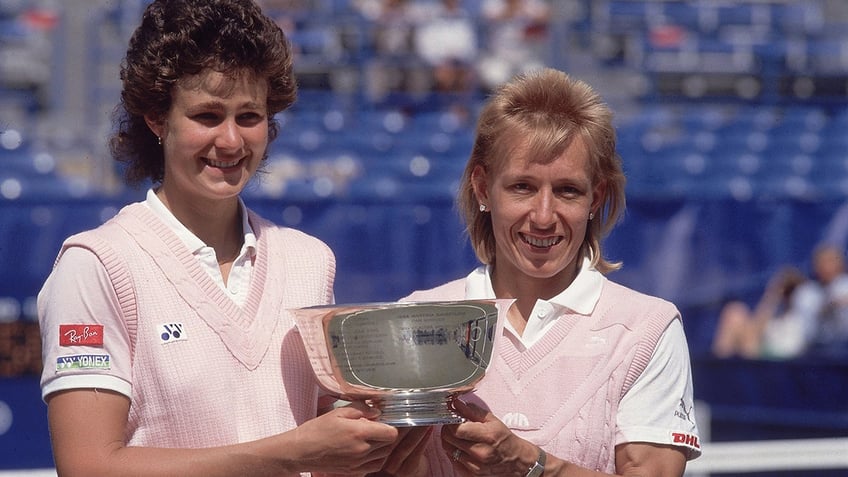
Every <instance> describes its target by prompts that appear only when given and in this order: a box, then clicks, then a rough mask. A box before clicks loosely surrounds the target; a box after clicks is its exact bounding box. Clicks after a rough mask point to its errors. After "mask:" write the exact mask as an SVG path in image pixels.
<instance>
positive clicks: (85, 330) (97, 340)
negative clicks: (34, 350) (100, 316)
mask: <svg viewBox="0 0 848 477" xmlns="http://www.w3.org/2000/svg"><path fill="white" fill-rule="evenodd" d="M59 346H103V325H76V324H74V325H70V324H65V325H59Z"/></svg>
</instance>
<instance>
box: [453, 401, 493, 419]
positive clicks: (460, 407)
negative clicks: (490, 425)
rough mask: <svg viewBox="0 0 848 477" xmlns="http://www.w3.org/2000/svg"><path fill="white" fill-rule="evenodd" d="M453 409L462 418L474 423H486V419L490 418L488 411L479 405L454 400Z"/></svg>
mask: <svg viewBox="0 0 848 477" xmlns="http://www.w3.org/2000/svg"><path fill="white" fill-rule="evenodd" d="M453 409H454V410H455V411H456V412H457V413H459V415H460V416H462V417H464V418H466V419H468V420H469V421H473V422H485V421H486V418H487V417H488V416H489V411H488V410H486V409H483V408H482V407H480V406H478V405H477V404H474V403H471V402H465V401H461V400H459V399H454V400H453Z"/></svg>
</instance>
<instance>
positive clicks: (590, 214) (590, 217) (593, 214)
mask: <svg viewBox="0 0 848 477" xmlns="http://www.w3.org/2000/svg"><path fill="white" fill-rule="evenodd" d="M594 218H595V213H594V212H589V220H592V219H594Z"/></svg>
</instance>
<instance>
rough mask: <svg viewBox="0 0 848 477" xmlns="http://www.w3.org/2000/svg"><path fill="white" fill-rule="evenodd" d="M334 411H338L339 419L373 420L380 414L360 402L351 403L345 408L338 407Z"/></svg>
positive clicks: (377, 410) (375, 409) (373, 408)
mask: <svg viewBox="0 0 848 477" xmlns="http://www.w3.org/2000/svg"><path fill="white" fill-rule="evenodd" d="M336 411H338V415H339V416H340V417H344V418H348V419H360V418H364V419H370V420H374V419H376V418H378V417H380V414H382V412H380V410H379V409H377V408H375V407H371V406H369V405H368V404H366V403H364V402H362V401H354V402H351V403H350V404H348V405H346V406H342V407H339V408H338V409H336Z"/></svg>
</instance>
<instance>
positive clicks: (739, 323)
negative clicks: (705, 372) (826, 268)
mask: <svg viewBox="0 0 848 477" xmlns="http://www.w3.org/2000/svg"><path fill="white" fill-rule="evenodd" d="M821 304H822V300H821V287H820V286H819V285H818V284H817V283H816V282H815V281H813V280H810V279H808V278H807V277H806V276H805V275H804V274H803V273H802V272H801V271H800V270H799V269H797V268H795V267H785V268H783V269H781V270H780V271H779V272H778V273H777V274H776V275H775V276H774V277H772V279H771V280H770V281H769V283H768V285H767V286H766V289H765V292H764V293H763V295H762V297H761V298H760V300H759V302H758V303H757V305H756V307H755V308H754V309H753V310H751V309H750V307H748V305H747V304H746V303H744V302H742V301H740V300H733V301H730V302H728V303H727V304H726V305H725V306H724V307H723V308H722V311H721V314H720V315H719V324H718V328H717V330H716V334H715V337H714V340H713V354H714V355H716V356H717V357H720V358H730V357H734V356H736V357H742V358H750V359H757V358H770V359H788V358H794V357H796V356H799V355H801V354H802V353H804V352H805V351H806V350H807V348H808V347H809V345H810V342H811V341H812V339H813V337H814V333H815V330H816V320H817V316H818V313H819V310H820V309H821Z"/></svg>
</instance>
